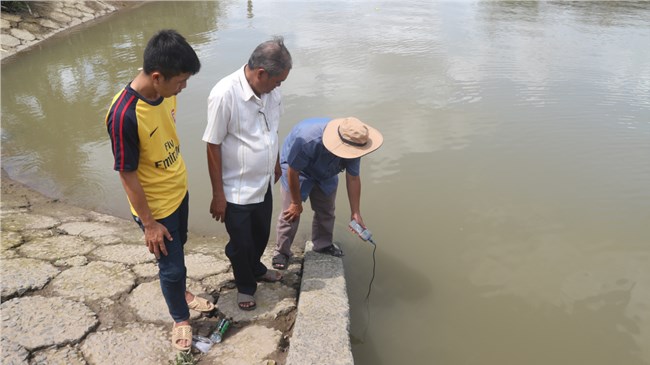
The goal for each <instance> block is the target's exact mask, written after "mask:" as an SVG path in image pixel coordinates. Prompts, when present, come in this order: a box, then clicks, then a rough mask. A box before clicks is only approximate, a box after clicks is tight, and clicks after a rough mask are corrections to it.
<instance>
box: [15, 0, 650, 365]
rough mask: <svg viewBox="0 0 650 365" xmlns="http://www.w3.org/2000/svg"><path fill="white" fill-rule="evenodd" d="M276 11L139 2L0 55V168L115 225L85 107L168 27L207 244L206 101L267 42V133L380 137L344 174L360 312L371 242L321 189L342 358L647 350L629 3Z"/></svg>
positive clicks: (107, 158)
mask: <svg viewBox="0 0 650 365" xmlns="http://www.w3.org/2000/svg"><path fill="white" fill-rule="evenodd" d="M286 5H287V3H286V2H283V1H275V0H272V1H263V2H256V3H255V14H253V3H252V1H247V2H229V1H221V2H178V3H177V2H156V3H147V4H144V5H142V6H141V7H139V8H137V9H133V10H129V11H125V12H123V13H121V14H119V15H118V16H115V17H112V18H111V19H109V20H108V21H106V22H103V23H100V24H97V25H95V26H93V27H91V28H87V29H83V31H78V32H75V33H72V34H68V35H67V36H66V37H61V39H58V40H53V41H51V42H47V43H46V44H45V45H43V47H41V48H40V49H36V50H34V51H32V52H30V53H28V54H25V55H24V56H22V57H20V58H18V59H17V60H15V61H14V62H11V63H9V64H6V65H3V67H2V165H3V167H4V168H6V169H8V170H9V173H10V175H12V176H17V177H19V178H21V179H23V180H25V179H29V180H31V181H36V182H38V183H39V184H40V185H39V188H41V189H42V190H44V191H46V192H48V193H50V194H52V195H55V196H58V197H61V196H63V197H65V198H66V199H69V200H71V201H73V202H78V203H80V204H82V205H84V206H86V207H89V208H93V209H98V210H108V211H109V212H113V213H116V214H122V215H125V216H128V207H127V205H126V199H123V200H120V199H115V194H116V192H117V193H119V196H122V195H123V194H122V189H121V187H120V186H119V179H118V178H117V175H116V174H115V172H113V171H112V170H111V166H112V156H111V151H110V147H109V144H108V138H107V136H106V132H105V130H104V128H103V125H102V119H103V118H104V114H105V113H106V108H107V107H108V103H109V102H110V98H111V97H112V96H113V95H114V94H115V93H116V92H117V90H118V89H119V88H120V87H122V86H123V85H125V84H126V83H127V82H128V81H129V80H130V79H131V78H132V77H133V75H135V72H136V69H137V68H138V67H139V66H140V62H141V61H140V57H141V56H140V55H141V53H142V50H143V48H144V46H145V45H144V42H146V40H147V39H148V38H149V36H150V35H151V34H153V33H154V32H155V31H156V30H158V29H159V28H163V27H171V28H176V29H177V30H179V31H180V32H181V33H182V34H184V35H186V36H187V38H188V40H189V41H190V43H192V44H193V45H195V46H196V49H197V51H198V54H199V57H200V58H201V61H202V64H203V67H202V70H201V72H200V73H199V74H198V75H196V76H194V77H192V78H191V79H190V81H189V85H188V88H187V89H185V90H184V91H183V93H182V94H180V95H179V98H178V100H179V115H178V123H179V126H180V127H179V135H180V139H181V141H182V146H181V150H182V153H183V155H184V157H185V161H186V163H187V165H188V172H189V179H190V181H189V184H190V187H191V190H192V194H191V196H192V198H191V201H190V205H191V206H192V209H191V217H190V222H191V225H192V226H191V229H192V230H193V231H195V232H197V233H202V234H208V235H210V236H220V235H223V234H224V233H225V230H223V226H222V225H219V224H216V223H214V222H213V221H212V220H211V218H210V216H209V214H208V207H207V205H206V203H205V202H206V201H209V199H210V187H209V186H210V184H209V178H208V176H207V171H206V168H205V167H206V165H205V145H204V144H203V143H202V142H201V141H200V137H201V135H202V132H203V129H204V127H205V110H206V109H205V108H206V105H205V100H206V96H207V94H208V92H209V90H210V89H211V88H212V86H213V85H214V83H215V82H216V81H217V80H219V79H220V78H221V77H223V76H225V75H227V74H228V73H230V72H232V70H234V69H236V68H237V67H239V66H241V65H242V64H243V63H244V62H245V61H246V59H247V58H248V56H249V54H250V52H251V50H252V49H253V48H254V47H255V46H256V45H257V44H259V42H261V41H263V40H266V39H268V38H270V37H271V36H272V35H276V34H280V35H284V36H285V40H286V42H287V45H288V47H289V49H290V51H291V53H292V56H293V59H294V68H293V70H292V72H291V75H290V76H289V78H288V79H287V81H286V82H285V83H283V86H282V89H283V90H282V92H283V94H284V99H283V100H284V102H285V110H286V114H285V115H284V117H283V120H282V123H281V126H280V138H284V136H285V135H286V134H287V133H288V131H289V130H290V129H291V126H292V125H293V124H295V123H297V122H298V121H299V120H301V119H303V118H306V117H312V116H330V117H336V116H348V115H354V116H357V117H359V118H360V119H362V120H365V121H367V122H368V123H369V124H371V125H373V126H375V127H377V128H378V129H379V130H380V131H381V132H382V134H383V135H384V137H385V141H386V142H385V144H384V145H383V146H382V148H381V149H379V150H378V151H377V152H375V153H373V154H371V155H369V156H368V157H364V162H363V166H362V179H363V181H364V187H363V196H364V199H363V205H362V209H363V212H364V220H365V222H366V223H367V224H368V225H369V227H370V229H371V230H372V231H373V236H374V237H376V240H377V244H378V249H377V276H376V280H375V281H374V284H373V291H372V293H371V296H370V302H369V303H366V302H364V299H365V294H366V291H367V288H368V282H369V280H370V273H371V269H372V266H371V265H372V259H371V251H372V248H371V247H370V246H369V245H365V244H363V243H362V242H361V241H359V240H358V239H356V238H354V237H353V236H351V235H350V234H349V233H348V232H347V230H346V229H345V226H346V223H347V217H348V214H349V212H348V208H347V207H348V203H347V201H346V199H347V197H346V194H344V193H342V194H339V195H338V197H337V199H339V200H338V202H337V203H338V206H339V207H340V208H339V220H340V222H338V225H337V228H336V234H335V239H336V240H338V241H340V242H341V244H342V246H343V248H344V250H345V252H346V257H345V260H344V263H345V265H346V276H347V278H348V292H349V296H350V300H351V306H352V328H351V332H352V333H351V335H352V337H353V339H354V346H353V350H354V355H355V363H358V364H391V363H399V362H403V361H404V359H408V360H409V361H410V363H422V364H429V363H440V364H448V365H453V364H527V365H528V364H540V365H542V364H543V365H546V364H593V365H598V364H603V365H605V364H607V365H609V364H626V365H627V364H649V363H650V348H649V347H648V346H647V344H648V343H650V290H649V288H650V282H649V280H650V279H649V278H650V271H649V270H650V249H649V248H648V246H647V242H650V231H649V230H648V227H647V222H649V221H650V210H648V204H649V203H648V202H650V190H648V189H647V187H648V186H650V160H649V157H648V156H650V144H648V140H650V99H649V98H648V95H650V61H649V60H650V49H648V47H647V46H646V45H647V44H648V41H649V40H650V3H647V2H533V1H520V2H517V1H514V2H513V1H508V2H506V1H481V2H429V1H412V2H397V1H387V2H367V1H344V0H335V1H326V2H312V1H298V2H292V3H291V6H289V7H287V6H286ZM349 19H354V21H349ZM132 24H142V25H139V26H138V27H137V28H133V27H132ZM342 189H343V187H342ZM276 192H277V191H276ZM277 210H278V207H277V204H276V211H275V214H278V212H277ZM305 219H309V214H307V215H306V217H305ZM302 226H304V227H303V229H304V231H302V232H299V235H301V234H302V237H309V234H308V233H309V232H308V229H309V224H308V223H307V224H304V225H302ZM273 239H274V238H272V240H273ZM366 305H367V307H366ZM366 329H367V331H366Z"/></svg>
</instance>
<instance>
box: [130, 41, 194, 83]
mask: <svg viewBox="0 0 650 365" xmlns="http://www.w3.org/2000/svg"><path fill="white" fill-rule="evenodd" d="M142 69H143V70H144V72H145V73H146V74H148V75H149V74H151V73H152V72H154V71H158V72H160V73H161V74H162V75H163V76H164V77H165V78H166V79H168V78H171V77H174V76H178V75H180V74H182V73H190V74H192V75H194V74H196V73H198V72H199V70H200V69H201V62H200V61H199V57H198V56H197V55H196V52H194V49H193V48H192V46H190V45H189V44H188V43H187V41H186V40H185V38H184V37H183V36H182V35H180V34H179V33H178V32H177V31H175V30H173V29H163V30H161V31H159V32H158V33H156V34H155V35H154V36H153V37H151V39H150V40H149V42H148V43H147V47H146V48H145V49H144V63H143V65H142Z"/></svg>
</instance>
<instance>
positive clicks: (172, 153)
mask: <svg viewBox="0 0 650 365" xmlns="http://www.w3.org/2000/svg"><path fill="white" fill-rule="evenodd" d="M106 128H107V130H108V134H109V135H110V137H111V146H112V148H113V156H114V157H115V165H114V167H113V168H114V169H115V170H116V171H136V172H137V176H138V180H139V181H140V184H141V185H142V188H143V189H144V193H145V195H146V198H147V203H148V204H149V208H150V209H151V214H152V215H153V217H154V219H162V218H165V217H167V216H169V215H171V214H172V213H173V212H174V211H175V210H176V209H177V208H178V207H179V206H180V204H181V202H182V201H183V198H184V197H185V194H186V192H187V175H186V174H187V173H186V170H185V163H184V162H183V158H182V157H181V152H180V143H179V140H178V135H177V133H176V96H172V97H169V98H162V97H161V98H160V99H158V100H155V101H150V100H147V99H145V98H144V97H142V96H141V95H140V94H138V93H137V92H136V91H135V90H133V89H132V88H131V86H130V85H127V86H126V87H125V88H124V90H122V91H120V92H119V93H118V94H117V95H115V97H114V98H113V101H112V103H111V107H110V108H109V110H108V113H107V114H106ZM131 212H132V213H133V214H134V215H136V216H137V212H136V211H135V209H133V205H131Z"/></svg>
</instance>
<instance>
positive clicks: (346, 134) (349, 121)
mask: <svg viewBox="0 0 650 365" xmlns="http://www.w3.org/2000/svg"><path fill="white" fill-rule="evenodd" d="M338 129H339V136H340V137H341V140H342V141H343V142H344V143H346V142H347V143H348V144H353V145H365V144H366V143H368V136H369V134H370V133H369V131H368V127H366V126H365V125H364V124H363V123H362V122H361V121H360V120H358V119H356V118H345V120H343V122H342V123H341V125H340V126H339V128H338ZM349 142H352V143H349Z"/></svg>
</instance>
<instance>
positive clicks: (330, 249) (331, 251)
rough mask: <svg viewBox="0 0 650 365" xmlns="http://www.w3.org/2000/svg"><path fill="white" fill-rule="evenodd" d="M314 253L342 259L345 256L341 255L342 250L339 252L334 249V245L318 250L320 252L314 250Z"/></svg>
mask: <svg viewBox="0 0 650 365" xmlns="http://www.w3.org/2000/svg"><path fill="white" fill-rule="evenodd" d="M314 251H316V252H318V253H324V254H326V255H332V256H334V257H343V256H345V255H344V254H343V250H341V249H340V248H338V247H336V245H335V244H332V245H330V246H327V247H325V248H323V249H320V250H314Z"/></svg>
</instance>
